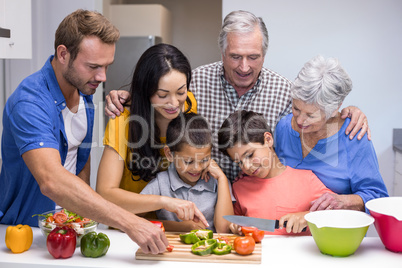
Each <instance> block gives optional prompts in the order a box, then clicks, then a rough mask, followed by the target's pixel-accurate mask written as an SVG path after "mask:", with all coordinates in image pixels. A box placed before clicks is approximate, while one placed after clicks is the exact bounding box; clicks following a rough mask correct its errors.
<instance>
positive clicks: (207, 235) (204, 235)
mask: <svg viewBox="0 0 402 268" xmlns="http://www.w3.org/2000/svg"><path fill="white" fill-rule="evenodd" d="M191 232H192V233H195V235H196V236H197V237H198V238H199V239H200V240H207V239H211V238H213V237H214V233H213V232H212V230H209V229H200V230H192V231H191Z"/></svg>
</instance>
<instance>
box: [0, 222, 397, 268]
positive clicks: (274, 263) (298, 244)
mask: <svg viewBox="0 0 402 268" xmlns="http://www.w3.org/2000/svg"><path fill="white" fill-rule="evenodd" d="M6 228H7V226H6V225H1V224H0V267H7V268H20V267H30V268H37V267H56V266H57V267H119V268H121V267H131V268H132V267H154V268H159V267H166V266H168V267H175V268H181V267H183V268H187V267H189V265H191V267H192V268H196V267H205V265H206V264H205V263H201V262H193V263H191V264H189V262H173V261H149V260H136V259H135V252H136V251H137V249H138V246H137V244H136V243H134V242H133V241H132V240H131V239H130V238H129V237H128V236H127V235H126V234H124V233H122V232H120V231H117V230H109V229H107V228H106V226H104V225H99V227H98V230H97V231H98V232H103V233H105V234H107V235H108V237H109V239H110V248H109V251H108V252H107V254H106V255H105V256H103V257H100V258H86V257H83V256H82V255H81V252H80V249H79V248H77V249H76V251H75V253H74V255H73V256H72V257H71V258H69V259H54V258H53V257H52V256H51V255H50V254H49V252H48V251H47V248H46V240H45V237H44V236H43V235H42V233H41V232H40V229H39V228H32V230H33V243H32V246H31V248H30V249H29V250H28V251H25V252H23V253H20V254H13V253H12V252H11V251H10V250H9V249H8V248H7V247H6V245H5V232H6ZM205 258H208V257H205ZM211 265H219V266H220V267H222V268H224V267H232V268H233V267H243V266H246V265H247V267H265V268H269V267H278V268H279V267H309V268H310V267H320V268H331V267H336V268H347V267H353V268H358V267H365V268H367V267H375V268H378V267H381V266H384V265H385V266H386V267H387V268H391V267H402V253H394V252H390V251H388V250H386V249H385V248H384V246H383V244H382V243H381V240H380V238H379V237H365V238H364V239H363V241H362V244H361V245H360V247H359V248H358V249H357V251H356V252H355V254H353V255H351V256H349V257H343V258H341V257H331V256H328V255H324V254H321V253H320V251H319V250H318V248H317V246H316V244H315V242H314V239H313V237H311V236H307V237H291V236H265V238H264V240H263V241H262V260H261V264H233V263H219V264H213V263H211Z"/></svg>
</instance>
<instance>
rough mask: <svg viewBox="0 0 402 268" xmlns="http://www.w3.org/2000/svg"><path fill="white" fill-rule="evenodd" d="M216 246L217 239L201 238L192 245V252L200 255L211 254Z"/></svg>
mask: <svg viewBox="0 0 402 268" xmlns="http://www.w3.org/2000/svg"><path fill="white" fill-rule="evenodd" d="M216 246H217V242H216V239H207V240H201V241H198V242H197V243H195V244H194V245H193V246H192V247H191V252H192V253H194V254H196V255H200V256H204V255H209V254H211V253H212V250H213V249H214V248H215V247H216Z"/></svg>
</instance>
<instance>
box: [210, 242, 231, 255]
mask: <svg viewBox="0 0 402 268" xmlns="http://www.w3.org/2000/svg"><path fill="white" fill-rule="evenodd" d="M230 252H232V247H231V246H230V245H228V244H226V243H217V244H216V247H215V248H214V249H212V253H213V254H216V255H225V254H229V253H230Z"/></svg>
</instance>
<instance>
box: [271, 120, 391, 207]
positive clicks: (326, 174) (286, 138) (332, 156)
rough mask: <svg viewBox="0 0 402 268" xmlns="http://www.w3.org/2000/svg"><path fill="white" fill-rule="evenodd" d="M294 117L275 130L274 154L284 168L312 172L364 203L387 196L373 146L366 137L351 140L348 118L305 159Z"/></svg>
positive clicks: (329, 184)
mask: <svg viewBox="0 0 402 268" xmlns="http://www.w3.org/2000/svg"><path fill="white" fill-rule="evenodd" d="M292 117H293V114H288V115H287V116H285V117H284V118H282V119H281V120H280V121H279V123H278V124H277V126H276V129H275V139H274V141H275V151H276V153H277V155H278V157H279V159H281V162H282V163H283V164H284V165H287V166H291V167H293V168H297V169H310V170H312V171H313V172H314V173H315V174H316V175H317V177H318V178H319V179H320V180H321V181H322V182H323V183H324V184H325V186H327V187H328V188H329V189H331V190H332V191H334V192H335V193H337V194H357V195H359V196H360V197H361V198H362V199H363V202H364V203H366V202H367V201H369V200H371V199H374V198H378V197H385V196H388V192H387V188H386V186H385V184H384V181H383V179H382V177H381V174H380V171H379V168H378V161H377V156H376V153H375V150H374V147H373V143H372V142H371V141H369V140H368V139H367V136H366V135H367V134H366V135H365V136H364V137H363V138H362V139H361V140H358V139H357V138H354V139H353V140H350V139H349V137H348V136H347V135H346V134H345V131H346V127H347V126H348V125H349V123H350V119H349V118H347V119H346V120H345V122H344V123H343V125H342V127H341V129H340V130H339V131H338V133H336V134H335V135H332V136H330V137H328V138H326V139H321V140H319V141H318V142H317V144H316V145H315V146H314V148H313V149H312V150H311V151H310V153H309V154H308V155H307V156H306V157H305V158H303V154H302V148H301V141H300V135H299V133H298V132H297V131H295V130H294V129H293V128H292V125H291V120H292Z"/></svg>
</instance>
